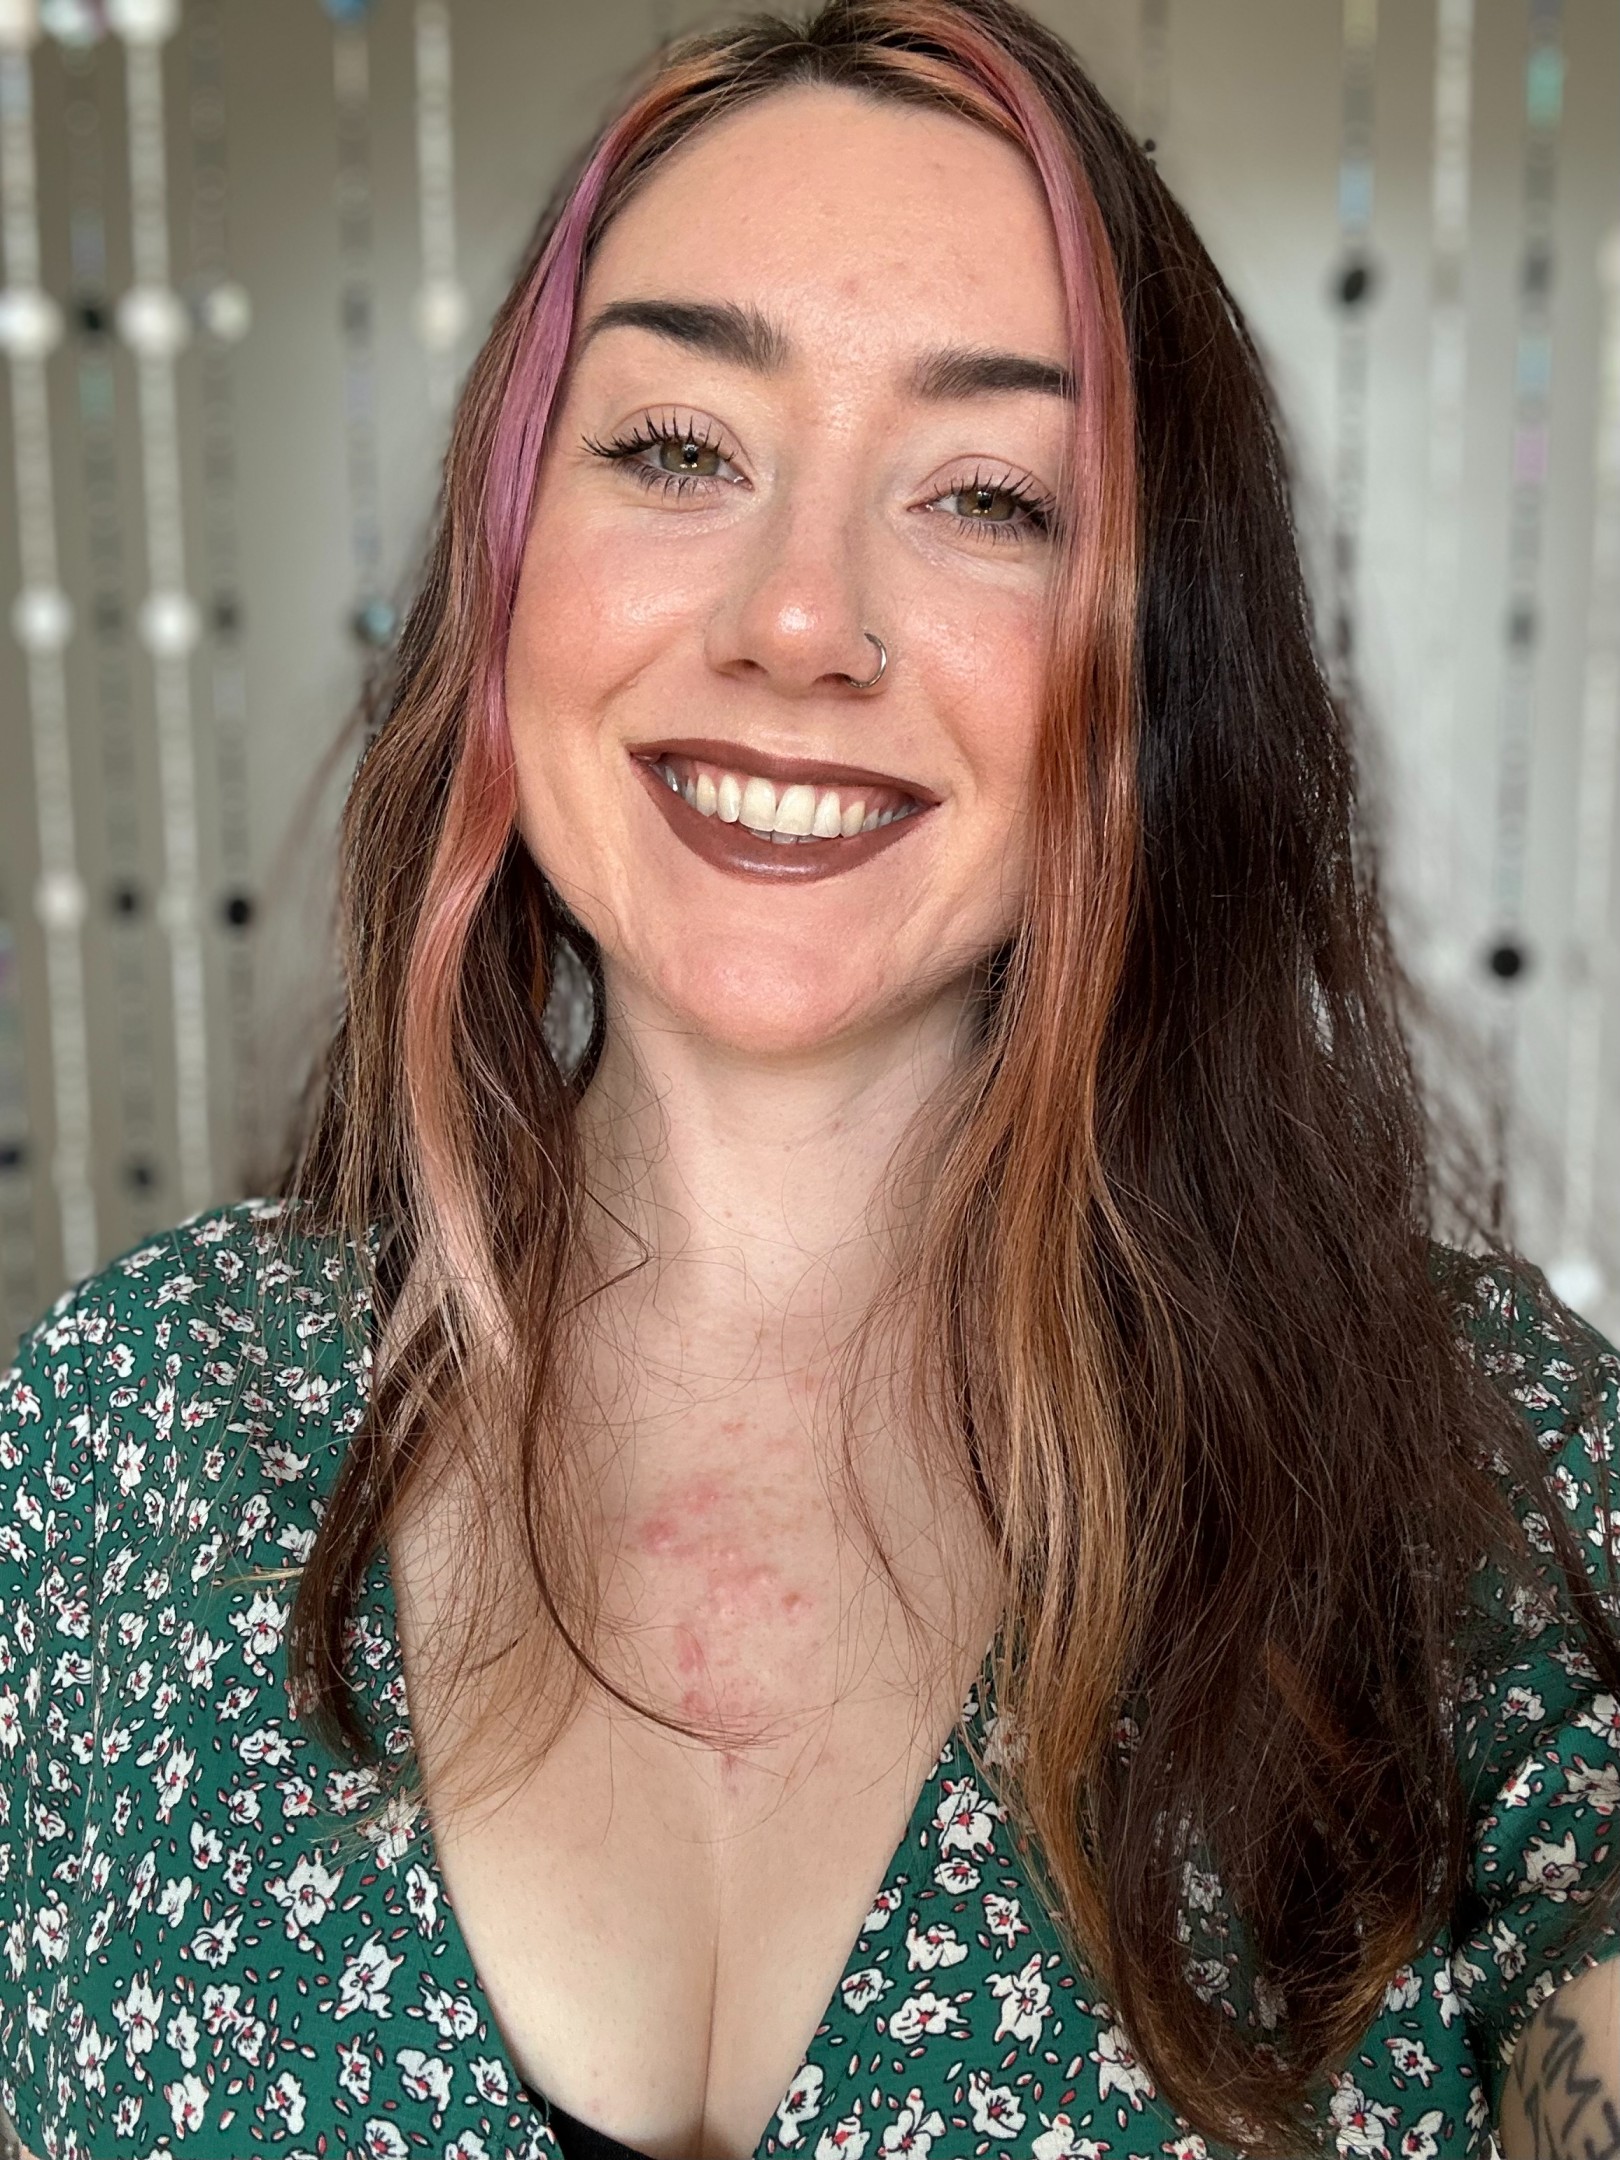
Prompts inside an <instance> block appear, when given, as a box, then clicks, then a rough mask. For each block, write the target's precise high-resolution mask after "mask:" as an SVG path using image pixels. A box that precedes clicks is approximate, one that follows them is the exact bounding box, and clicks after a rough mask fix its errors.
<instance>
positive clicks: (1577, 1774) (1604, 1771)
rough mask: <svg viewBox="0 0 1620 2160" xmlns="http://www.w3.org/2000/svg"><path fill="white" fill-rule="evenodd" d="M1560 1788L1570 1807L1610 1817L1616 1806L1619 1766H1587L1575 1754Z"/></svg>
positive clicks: (1619, 1793)
mask: <svg viewBox="0 0 1620 2160" xmlns="http://www.w3.org/2000/svg"><path fill="white" fill-rule="evenodd" d="M1564 1789H1565V1791H1566V1793H1567V1795H1568V1797H1569V1799H1570V1801H1571V1802H1572V1803H1573V1804H1574V1805H1576V1806H1586V1807H1589V1808H1592V1809H1593V1810H1594V1811H1595V1812H1596V1813H1597V1814H1599V1815H1612V1814H1613V1813H1614V1811H1615V1809H1616V1808H1617V1807H1620V1763H1587V1762H1586V1761H1584V1760H1583V1759H1582V1757H1580V1756H1579V1755H1577V1756H1576V1758H1575V1760H1574V1761H1573V1762H1572V1763H1571V1764H1570V1765H1569V1767H1568V1768H1567V1769H1566V1770H1565V1772H1564Z"/></svg>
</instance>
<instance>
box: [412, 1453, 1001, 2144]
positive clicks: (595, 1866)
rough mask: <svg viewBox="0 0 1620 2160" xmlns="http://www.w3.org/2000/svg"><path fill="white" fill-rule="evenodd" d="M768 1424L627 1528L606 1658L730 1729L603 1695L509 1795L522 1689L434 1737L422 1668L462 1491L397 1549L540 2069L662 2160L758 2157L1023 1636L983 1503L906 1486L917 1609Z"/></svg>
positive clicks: (420, 1519) (471, 1838) (660, 1481)
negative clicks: (1001, 1591)
mask: <svg viewBox="0 0 1620 2160" xmlns="http://www.w3.org/2000/svg"><path fill="white" fill-rule="evenodd" d="M756 1416H757V1413H756ZM719 1437H720V1439H721V1440H722V1441H729V1442H731V1443H733V1444H734V1445H735V1446H739V1447H740V1444H741V1443H742V1442H743V1440H744V1439H745V1437H746V1435H745V1433H744V1432H743V1431H742V1430H739V1431H738V1432H735V1433H732V1434H729V1435H727V1434H721V1435H719ZM753 1437H754V1440H755V1446H754V1448H753V1449H752V1451H751V1452H749V1451H743V1453H742V1456H741V1460H742V1461H743V1462H745V1463H746V1465H747V1469H746V1471H744V1470H741V1469H739V1467H738V1458H737V1456H735V1455H734V1456H732V1457H731V1458H730V1460H729V1462H728V1461H726V1460H717V1459H716V1457H715V1455H714V1454H713V1453H712V1452H711V1451H710V1450H708V1449H700V1450H687V1449H680V1448H676V1449H673V1450H671V1449H668V1448H666V1450H665V1451H664V1453H663V1455H662V1456H661V1458H660V1459H661V1461H662V1462H663V1463H664V1465H665V1469H664V1470H663V1471H661V1473H660V1474H659V1475H657V1476H646V1477H642V1478H640V1479H637V1478H634V1477H632V1478H630V1479H629V1480H627V1482H626V1484H625V1486H624V1488H623V1490H622V1492H621V1494H620V1496H619V1499H618V1501H617V1502H616V1503H615V1516H616V1519H615V1521H614V1522H613V1524H612V1525H611V1529H610V1533H609V1535H608V1537H607V1540H606V1558H605V1566H604V1575H603V1600H604V1602H603V1622H604V1628H603V1633H602V1638H601V1644H600V1657H601V1661H602V1664H603V1667H604V1670H605V1672H607V1674H608V1676H609V1677H610V1678H611V1679H612V1680H613V1681H614V1683H615V1684H618V1685H622V1686H624V1687H625V1688H626V1690H627V1691H628V1692H631V1693H634V1694H635V1695H636V1696H638V1697H639V1698H640V1699H641V1700H643V1701H646V1702H649V1703H651V1704H652V1705H654V1706H655V1707H656V1708H657V1709H658V1710H659V1711H660V1712H661V1713H663V1714H665V1715H667V1716H669V1717H670V1718H672V1719H678V1720H681V1721H683V1722H687V1723H691V1724H694V1725H697V1726H699V1727H709V1728H714V1729H715V1730H714V1731H713V1732H711V1735H710V1737H708V1738H704V1739H696V1740H695V1739H692V1738H690V1737H688V1736H687V1735H685V1734H683V1733H681V1732H678V1731H670V1730H668V1729H666V1728H664V1727H661V1726H660V1725H658V1724H656V1723H655V1722H653V1721H651V1720H649V1719H647V1718H645V1717H642V1716H639V1715H637V1714H636V1713H635V1712H634V1711H632V1710H630V1709H627V1708H626V1707H625V1706H624V1705H623V1704H621V1703H619V1702H617V1701H615V1700H614V1698H613V1696H612V1694H611V1693H610V1692H609V1690H608V1689H606V1688H603V1687H600V1686H591V1687H590V1688H589V1689H588V1690H587V1692H586V1694H585V1696H584V1698H583V1701H582V1702H581V1703H580V1705H579V1706H578V1708H577V1710H576V1711H575V1712H574V1714H573V1715H572V1717H571V1720H570V1721H569V1722H568V1723H567V1724H566V1726H565V1728H564V1729H563V1731H562V1733H561V1735H560V1737H559V1738H557V1739H556V1740H555V1741H554V1742H553V1744H552V1745H551V1746H550V1748H549V1749H548V1750H547V1751H546V1752H545V1753H544V1755H543V1757H542V1759H541V1760H540V1761H539V1762H538V1764H537V1765H536V1767H534V1768H533V1770H532V1771H530V1772H527V1773H525V1774H524V1775H523V1776H522V1777H521V1779H520V1780H519V1781H518V1782H516V1783H515V1784H510V1785H508V1786H504V1787H500V1789H498V1790H497V1791H496V1793H495V1794H494V1796H493V1797H486V1798H483V1799H480V1798H479V1797H478V1787H479V1785H480V1784H481V1783H485V1782H488V1781H487V1779H486V1777H485V1775H484V1774H485V1773H488V1772H498V1771H499V1770H500V1767H501V1764H500V1762H499V1761H498V1759H497V1758H498V1756H499V1755H500V1753H501V1751H502V1750H510V1749H512V1748H514V1747H517V1748H521V1747H522V1746H523V1745H524V1743H525V1740H526V1739H527V1738H528V1737H529V1735H528V1734H526V1732H525V1731H524V1730H523V1729H522V1723H521V1720H522V1709H521V1704H519V1705H518V1706H516V1707H515V1708H514V1709H513V1710H512V1711H511V1712H510V1713H509V1714H507V1715H505V1716H502V1717H499V1718H496V1719H494V1720H492V1721H491V1720H485V1721H479V1722H475V1721H474V1720H472V1719H471V1718H470V1717H468V1716H467V1715H466V1714H465V1713H464V1711H463V1709H462V1708H461V1707H460V1706H458V1705H457V1704H456V1703H454V1702H450V1703H445V1704H441V1705H438V1706H437V1707H436V1709H435V1712H434V1715H433V1718H432V1720H431V1723H432V1725H433V1726H434V1728H435V1737H434V1739H433V1740H432V1741H431V1742H428V1741H427V1740H426V1738H425V1734H424V1727H425V1725H426V1724H427V1723H429V1722H430V1721H428V1720H426V1719H423V1718H421V1717H419V1716H418V1714H417V1711H418V1695H417V1688H416V1683H415V1680H414V1678H413V1677H412V1668H413V1662H420V1664H421V1665H422V1666H423V1667H424V1668H425V1665H426V1658H427V1651H428V1646H429V1644H430V1642H431V1640H432V1638H433V1634H434V1631H435V1629H436V1627H437V1626H438V1625H439V1624H440V1623H441V1621H442V1620H443V1619H444V1617H445V1614H444V1612H443V1601H444V1599H445V1596H446V1592H447V1585H448V1584H450V1583H451V1582H452V1581H453V1576H454V1570H453V1568H447V1567H446V1564H445V1563H446V1560H447V1558H448V1557H449V1552H448V1551H447V1547H449V1548H453V1545H454V1538H453V1536H452V1535H451V1533H450V1532H449V1530H448V1527H447V1526H448V1522H449V1520H450V1510H449V1508H448V1503H447V1502H446V1503H441V1511H440V1513H439V1515H438V1516H437V1517H435V1515H434V1513H433V1511H432V1510H431V1509H429V1510H424V1511H422V1512H421V1513H420V1514H419V1515H418V1516H417V1518H416V1520H415V1521H414V1523H413V1524H412V1525H411V1526H409V1528H408V1529H407V1530H406V1531H405V1532H404V1533H403V1534H402V1535H400V1536H399V1537H398V1538H397V1539H396V1541H395V1542H394V1544H393V1547H392V1566H393V1573H394V1580H395V1594H396V1599H397V1602H398V1608H399V1615H400V1629H401V1643H402V1649H403V1652H404V1655H405V1660H406V1669H407V1677H408V1680H409V1681H410V1684H411V1687H412V1709H413V1722H415V1723H416V1725H417V1729H418V1745H419V1747H420V1748H421V1749H422V1753H423V1767H424V1783H425V1788H426V1791H427V1794H428V1799H429V1806H430V1809H431V1812H432V1817H433V1827H434V1835H435V1840H436V1843H437V1847H438V1853H439V1864H440V1868H441V1871H442V1873H443V1876H444V1880H445V1884H446V1888H447V1891H448V1893H449V1896H450V1899H451V1901H452V1903H453V1905H454V1908H455V1911H456V1915H457V1919H458V1921H459V1923H460V1926H461V1929H462V1932H463V1934H464V1935H465V1937H466V1939H467V1941H468V1944H469V1947H470V1949H471V1951H472V1955H473V1959H474V1963H475V1965H476V1967H477V1970H478V1975H479V1979H480V1981H481V1983H482V1985H483V1987H484V1990H485V1992H486V1994H487V1995H488V1996H489V1999H490V2002H491V2004H492V2007H493V2009H494V2011H495V2014H496V2016H497V2018H498V2020H499V2022H500V2025H501V2028H502V2032H503V2035H504V2037H505V2039H506V2041H507V2044H508V2047H509V2049H510V2052H511V2055H512V2057H513V2060H514V2062H515V2063H516V2065H517V2066H518V2067H519V2069H520V2070H521V2071H522V2073H523V2075H524V2077H525V2079H526V2080H527V2082H528V2083H529V2084H530V2085H531V2086H533V2087H534V2088H535V2090H536V2091H538V2092H541V2093H544V2094H545V2095H546V2096H547V2097H548V2098H550V2099H553V2100H555V2101H557V2102H558V2103H559V2104H560V2105H562V2106H563V2107H564V2108H566V2109H567V2110H568V2111H569V2113H571V2114H573V2115H576V2116H579V2117H580V2118H581V2119H583V2120H585V2121H587V2122H590V2123H593V2124H595V2125H596V2126H597V2127H599V2128H602V2129H605V2130H607V2131H609V2132H611V2133H612V2134H613V2135H615V2136H617V2137H619V2138H621V2139H622V2140H623V2141H625V2142H626V2143H628V2144H631V2145H635V2146H637V2147H639V2148H641V2149H642V2150H645V2151H647V2152H649V2153H651V2154H654V2155H655V2156H657V2160H689V2156H695V2155H697V2154H698V2153H700V2152H701V2153H703V2154H725V2155H743V2154H747V2153H752V2152H753V2151H754V2149H755V2147H756V2145H757V2144H758V2143H759V2141H760V2139H761V2137H762V2135H763V2134H764V2132H765V2130H766V2128H767V2126H768V2125H769V2124H770V2123H771V2122H772V2121H773V2120H774V2119H775V2116H776V2112H777V2109H778V2107H779V2105H780V2103H781V2102H782V2099H783V2095H784V2093H785V2092H786V2090H787V2088H788V2086H789V2084H790V2083H791V2082H792V2079H793V2077H794V2073H795V2072H796V2070H797V2069H798V2067H799V2065H800V2062H801V2060H802V2058H803V2056H804V2052H805V2050H806V2048H807V2046H808V2045H809V2043H810V2041H811V2039H812V2037H813V2035H814V2033H815V2031H816V2028H817V2026H818V2024H819V2023H820V2021H821V2019H822V2017H823V2015H824V2013H825V2011H826V2009H827V2007H828V2003H829V1999H830V1998H831V1997H832V1996H833V1994H834V1991H835V1990H836V1988H837V1986H838V1983H839V1979H840V1976H841V1975H842V1974H843V1972H844V1969H845V1965H846V1962H847V1959H848V1956H849V1953H850V1949H851V1945H852V1944H853V1943H854V1942H855V1941H856V1939H857V1937H858V1936H859V1934H860V1932H861V1928H862V1923H863V1921H864V1919H865V1917H866V1915H867V1914H868V1912H869V1911H870V1909H871V1907H872V1902H873V1899H874V1897H875V1896H876V1894H877V1892H878V1890H879V1889H880V1887H881V1886H882V1883H883V1881H884V1877H885V1872H886V1870H887V1869H888V1868H889V1866H890V1863H891V1861H892V1860H893V1857H894V1854H895V1850H896V1847H897V1846H898V1845H899V1843H900V1842H901V1840H902V1838H903V1836H904V1834H905V1831H906V1827H907V1823H908V1821H909V1819H910V1817H911V1814H912V1811H913V1808H914V1806H915V1804H916V1801H917V1796H918V1792H919V1790H920V1789H921V1788H922V1786H923V1785H924V1783H925V1781H926V1779H927V1777H928V1775H929V1772H930V1770H931V1769H932V1767H933V1765H934V1764H935V1762H936V1760H937V1759H938V1756H939V1752H940V1749H941V1747H942V1745H943V1743H944V1741H945V1739H946V1738H947V1736H948V1734H949V1732H950V1730H951V1728H952V1727H953V1725H954V1724H955V1721H956V1718H957V1715H958V1713H959V1711H960V1708H961V1704H962V1700H963V1696H964V1694H965V1693H966V1691H967V1689H968V1687H969V1686H970V1685H971V1683H972V1680H973V1677H974V1675H975V1674H976V1673H977V1671H978V1669H979V1665H980V1662H981V1660H982V1658H983V1655H984V1650H985V1645H986V1642H987V1641H988V1638H989V1635H990V1633H991V1632H992V1630H993V1627H994V1614H993V1610H992V1607H991V1603H990V1599H989V1595H988V1576H987V1572H986V1570H985V1567H984V1555H983V1550H982V1543H978V1544H976V1542H975V1540H976V1531H975V1526H974V1525H973V1524H972V1523H971V1522H970V1521H969V1520H968V1519H967V1518H966V1516H965V1515H963V1516H961V1517H959V1518H956V1519H947V1520H941V1519H940V1515H939V1511H938V1508H937V1506H933V1505H930V1504H926V1503H924V1501H923V1500H922V1498H921V1496H920V1495H918V1494H916V1493H907V1492H902V1491H900V1490H898V1489H895V1488H892V1487H891V1489H890V1491H889V1493H888V1497H887V1500H886V1502H885V1520H884V1524H883V1531H884V1539H885V1544H886V1546H887V1548H888V1549H889V1550H890V1551H891V1553H893V1552H896V1551H898V1552H899V1553H900V1554H901V1555H902V1556H903V1561H904V1566H905V1573H904V1575H903V1576H902V1578H901V1583H900V1591H903V1593H904V1601H905V1602H907V1603H909V1604H910V1605H911V1606H912V1608H913V1610H914V1624H913V1625H911V1626H908V1624H907V1620H906V1614H905V1610H904V1604H903V1602H902V1598H901V1595H900V1594H899V1592H897V1589H896V1587H895V1586H894V1585H892V1584H890V1583H889V1582H887V1581H886V1580H885V1579H884V1577H883V1574H882V1571H881V1570H880V1569H877V1568H875V1567H874V1566H873V1564H872V1562H871V1558H870V1555H869V1553H867V1552H865V1551H863V1550H862V1549H861V1547H860V1545H859V1543H858V1541H857V1540H856V1539H855V1538H854V1537H852V1535H851V1534H850V1532H849V1531H848V1529H847V1528H846V1527H845V1526H844V1525H843V1523H842V1521H841V1519H840V1517H839V1514H838V1511H837V1510H836V1509H834V1508H833V1507H832V1506H831V1505H830V1504H829V1501H828V1497H827V1495H826V1492H825V1490H824V1489H823V1485H822V1482H821V1480H820V1478H819V1476H818V1475H817V1474H816V1473H815V1472H814V1470H813V1469H812V1468H811V1467H810V1466H803V1467H796V1466H795V1463H794V1459H793V1456H792V1453H791V1450H790V1449H788V1448H786V1447H784V1448H781V1449H775V1448H773V1447H772V1446H771V1445H770V1443H769V1441H768V1438H767V1437H766V1436H765V1433H764V1431H763V1430H760V1429H756V1431H755V1433H754V1436H753ZM952 1553H954V1557H955V1563H956V1564H955V1565H954V1566H953V1564H952V1561H951V1559H950V1558H949V1557H948V1555H950V1554H952ZM970 1563H971V1564H970ZM964 1583H972V1584H975V1585H976V1586H977V1587H976V1589H975V1593H974V1595H973V1596H972V1597H971V1598H969V1599H967V1600H965V1601H964V1598H963V1594H962V1591H963V1585H964ZM915 1623H920V1625H918V1624H915ZM435 1754H436V1756H437V1769H438V1773H439V1774H438V1775H437V1776H436V1775H435V1761H434V1756H435ZM498 1783H499V1781H498V1780H497V1784H498ZM463 1794H465V1795H467V1796H468V1797H466V1798H462V1797H460V1796H461V1795H463Z"/></svg>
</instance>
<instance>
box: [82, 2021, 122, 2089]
mask: <svg viewBox="0 0 1620 2160" xmlns="http://www.w3.org/2000/svg"><path fill="white" fill-rule="evenodd" d="M117 2045H118V2042H117V2041H116V2040H115V2039H114V2038H113V2036H112V2034H111V2033H104V2032H103V2031H102V2030H101V2028H100V2027H99V2026H98V2025H96V2024H95V2023H94V2022H93V2021H92V2020H90V2019H86V2020H85V2024H84V2027H83V2029H82V2031H81V2032H80V2034H79V2037H78V2039H77V2040H76V2041H75V2042H74V2043H73V2060H74V2061H75V2062H76V2063H77V2064H78V2066H79V2071H80V2074H81V2076H82V2079H83V2082H84V2086H85V2090H86V2091H87V2092H94V2093H104V2092H105V2091H106V2090H107V2058H108V2057H109V2056H110V2055H111V2054H112V2052H113V2050H114V2048H116V2047H117Z"/></svg>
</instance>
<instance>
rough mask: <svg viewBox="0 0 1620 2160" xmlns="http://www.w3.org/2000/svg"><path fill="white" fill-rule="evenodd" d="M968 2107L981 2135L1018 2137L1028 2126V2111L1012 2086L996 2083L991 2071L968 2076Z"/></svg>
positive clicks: (980, 2071)
mask: <svg viewBox="0 0 1620 2160" xmlns="http://www.w3.org/2000/svg"><path fill="white" fill-rule="evenodd" d="M968 2106H969V2107H970V2108H971V2110H972V2112H973V2127H974V2129H975V2130H976V2131H977V2132H978V2134H979V2136H980V2137H997V2138H1011V2137H1016V2136H1017V2135H1018V2133H1019V2131H1020V2130H1022V2129H1023V2127H1024V2110H1023V2108H1022V2107H1021V2106H1020V2104H1019V2100H1018V2095H1017V2093H1015V2092H1014V2091H1013V2089H1012V2087H1011V2086H1010V2085H992V2084H991V2082H990V2073H989V2072H988V2071H987V2070H975V2071H973V2072H972V2073H971V2074H970V2076H969V2078H968Z"/></svg>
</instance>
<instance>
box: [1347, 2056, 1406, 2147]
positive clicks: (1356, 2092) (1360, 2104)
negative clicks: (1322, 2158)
mask: <svg viewBox="0 0 1620 2160" xmlns="http://www.w3.org/2000/svg"><path fill="white" fill-rule="evenodd" d="M1332 2115H1333V2126H1334V2132H1335V2135H1336V2137H1337V2139H1338V2147H1339V2150H1340V2152H1341V2153H1361V2154H1369V2153H1387V2152H1388V2151H1389V2136H1388V2132H1389V2128H1390V2125H1391V2124H1392V2123H1395V2122H1397V2121H1398V2120H1399V2115H1398V2112H1397V2110H1396V2109H1394V2108H1392V2107H1389V2106H1387V2105H1386V2104H1385V2103H1384V2102H1383V2101H1382V2100H1369V2099H1368V2098H1367V2095H1366V2094H1365V2093H1364V2092H1363V2091H1362V2090H1361V2088H1360V2086H1359V2085H1357V2083H1356V2081H1355V2079H1354V2078H1353V2077H1351V2076H1350V2074H1349V2072H1348V2071H1340V2072H1338V2073H1336V2074H1335V2076H1334V2079H1333V2102H1332Z"/></svg>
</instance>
